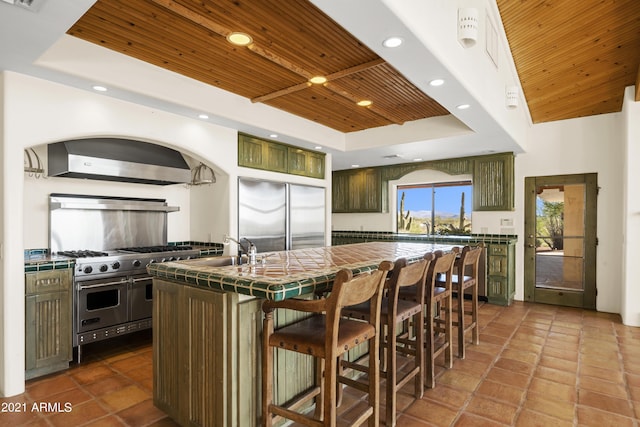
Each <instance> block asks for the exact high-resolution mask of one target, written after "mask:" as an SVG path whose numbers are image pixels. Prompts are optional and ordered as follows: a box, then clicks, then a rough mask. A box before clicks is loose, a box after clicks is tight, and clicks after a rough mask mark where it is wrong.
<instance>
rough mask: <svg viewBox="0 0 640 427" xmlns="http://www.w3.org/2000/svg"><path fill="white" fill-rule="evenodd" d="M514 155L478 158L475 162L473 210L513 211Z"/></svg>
mask: <svg viewBox="0 0 640 427" xmlns="http://www.w3.org/2000/svg"><path fill="white" fill-rule="evenodd" d="M513 173H514V156H513V154H512V153H503V154H495V155H491V156H482V157H477V158H475V159H474V161H473V210H474V211H512V210H513V207H514V184H513V181H514V177H513Z"/></svg>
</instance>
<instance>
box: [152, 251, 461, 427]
mask: <svg viewBox="0 0 640 427" xmlns="http://www.w3.org/2000/svg"><path fill="white" fill-rule="evenodd" d="M451 248H452V245H440V244H432V243H406V242H373V243H359V244H353V245H343V246H338V247H321V248H309V249H297V250H292V251H282V252H273V253H269V254H259V257H258V258H259V259H261V260H264V262H262V261H261V262H259V263H257V264H256V265H246V264H245V265H227V266H219V264H220V262H219V260H217V259H216V258H200V259H194V260H185V261H174V262H166V263H160V264H150V265H149V266H148V267H147V269H148V271H149V273H150V274H151V275H152V276H154V280H153V331H154V332H153V367H154V372H153V375H154V377H153V393H154V403H155V405H156V406H158V407H159V408H161V409H162V410H164V411H165V412H167V413H168V414H169V415H170V416H171V417H172V418H173V419H174V420H176V421H177V422H178V423H180V424H181V425H201V426H211V425H215V426H245V425H247V426H249V425H258V424H259V417H260V402H261V401H260V387H261V372H260V359H261V354H260V350H261V331H262V310H261V306H262V301H263V300H264V299H271V300H282V299H285V298H293V297H305V296H308V297H311V296H312V295H313V294H314V292H315V291H321V290H325V289H328V288H330V286H331V283H332V281H333V279H334V277H335V274H336V273H337V272H338V271H339V270H340V269H342V268H348V269H350V270H351V271H353V272H354V273H356V274H357V273H359V272H364V271H370V270H373V269H376V268H377V266H378V264H379V263H380V262H381V261H383V260H396V259H398V258H401V257H405V258H407V259H409V260H415V259H419V258H421V257H422V256H423V255H424V254H425V253H427V252H432V251H435V250H438V249H440V250H444V251H449V250H451ZM299 316H300V314H299V313H293V312H291V311H288V310H279V311H277V312H276V314H275V316H274V318H275V319H274V320H275V325H276V327H278V326H282V325H285V324H288V323H291V322H294V321H296V320H298V319H299ZM354 350H356V352H354V353H353V354H351V355H350V357H354V358H355V357H358V356H359V354H358V351H359V352H362V351H363V350H362V349H354ZM275 363H276V368H275V372H276V376H277V377H276V378H274V385H275V391H274V399H275V400H276V402H278V403H282V402H283V401H286V400H288V399H291V398H292V397H294V396H296V395H297V394H299V393H301V392H303V391H304V390H306V389H307V388H309V387H310V386H312V385H313V372H314V371H313V368H314V364H313V359H312V358H311V357H310V356H308V355H303V354H292V353H291V352H282V353H280V352H278V351H276V355H275ZM283 372H286V375H282V373H283ZM278 373H280V375H278Z"/></svg>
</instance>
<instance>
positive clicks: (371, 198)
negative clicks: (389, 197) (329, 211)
mask: <svg viewBox="0 0 640 427" xmlns="http://www.w3.org/2000/svg"><path fill="white" fill-rule="evenodd" d="M332 190H333V191H332V199H333V203H332V206H333V212H335V213H346V212H381V211H382V209H383V200H382V199H383V191H382V179H381V174H380V169H379V168H367V169H356V170H345V171H338V172H334V173H333V184H332Z"/></svg>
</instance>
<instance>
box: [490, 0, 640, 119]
mask: <svg viewBox="0 0 640 427" xmlns="http://www.w3.org/2000/svg"><path fill="white" fill-rule="evenodd" d="M497 3H498V8H499V9H500V15H501V17H502V22H503V25H504V28H505V32H506V34H507V39H508V41H509V46H510V47H511V53H512V56H513V59H514V62H515V65H516V69H517V70H518V75H519V77H520V83H521V85H522V90H523V92H524V95H525V98H526V99H527V104H528V106H529V110H530V112H531V118H532V120H533V122H534V123H541V122H549V121H554V120H562V119H570V118H575V117H584V116H591V115H595V114H604V113H612V112H618V111H620V110H621V109H622V101H623V98H624V88H625V87H626V86H633V85H634V84H637V82H636V81H637V79H638V78H640V77H639V69H640V1H639V0H497ZM636 89H637V86H636Z"/></svg>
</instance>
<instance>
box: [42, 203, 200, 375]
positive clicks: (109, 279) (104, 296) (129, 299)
mask: <svg viewBox="0 0 640 427" xmlns="http://www.w3.org/2000/svg"><path fill="white" fill-rule="evenodd" d="M175 210H177V208H172V207H169V206H167V205H166V203H165V201H164V200H157V199H132V198H104V197H96V196H77V195H61V194H52V195H51V197H50V235H51V241H50V247H51V250H52V252H53V253H55V254H56V255H62V256H67V257H71V258H74V259H75V260H76V264H75V269H74V280H73V285H74V301H73V304H74V315H73V325H72V326H73V346H74V347H77V361H78V363H80V361H81V354H82V353H81V348H82V345H84V344H87V343H91V342H96V341H101V340H105V339H109V338H112V337H115V336H119V335H123V334H128V333H131V332H136V331H140V330H144V329H148V328H150V327H151V312H152V304H153V302H152V279H151V276H150V275H148V274H147V271H146V266H147V265H148V264H151V263H154V262H164V261H173V260H179V259H190V258H195V257H198V256H199V253H200V252H199V250H197V249H193V248H192V247H190V246H173V245H172V246H169V245H167V241H166V215H167V213H168V212H173V211H175ZM72 245H77V246H76V247H75V248H74V247H73V246H72ZM127 245H129V246H127ZM79 247H81V248H86V247H90V248H92V249H90V250H85V249H78V248H79Z"/></svg>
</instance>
